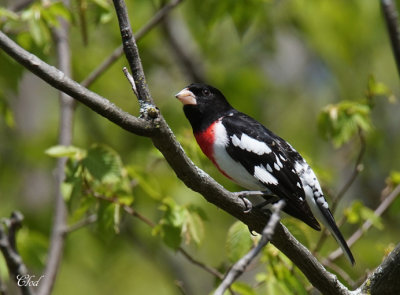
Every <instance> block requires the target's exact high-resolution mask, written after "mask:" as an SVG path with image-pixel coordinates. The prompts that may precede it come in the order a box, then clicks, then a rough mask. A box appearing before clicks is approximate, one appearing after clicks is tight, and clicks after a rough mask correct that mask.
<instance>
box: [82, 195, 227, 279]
mask: <svg viewBox="0 0 400 295" xmlns="http://www.w3.org/2000/svg"><path fill="white" fill-rule="evenodd" d="M88 192H89V194H90V195H92V196H93V197H95V198H96V199H99V200H103V201H107V202H110V203H113V204H116V205H119V206H120V207H121V208H122V209H123V210H124V211H125V212H126V213H128V214H129V215H131V216H133V217H136V218H138V219H139V220H141V221H143V222H144V223H146V224H147V225H148V226H150V227H151V228H153V227H155V226H156V224H155V223H154V222H153V221H151V220H150V219H148V218H147V217H145V216H144V215H142V214H140V213H139V212H137V211H136V210H135V209H133V208H132V207H131V206H128V205H126V204H123V203H121V202H120V201H119V200H118V198H116V197H114V198H110V197H106V196H104V195H101V194H99V193H97V192H95V191H93V190H91V189H90V188H89V187H88ZM178 252H179V253H181V254H182V255H183V256H184V257H185V258H186V259H187V260H188V261H189V262H191V263H192V264H194V265H197V266H198V267H200V268H202V269H203V270H205V271H206V272H208V273H210V274H212V275H213V276H215V277H216V278H218V279H221V280H222V279H223V274H221V273H220V272H219V271H218V270H216V269H214V268H212V267H210V266H207V265H205V264H204V263H202V262H200V261H198V260H196V259H195V258H193V257H192V256H191V255H190V254H189V253H188V252H186V250H185V249H183V248H182V247H179V248H178Z"/></svg>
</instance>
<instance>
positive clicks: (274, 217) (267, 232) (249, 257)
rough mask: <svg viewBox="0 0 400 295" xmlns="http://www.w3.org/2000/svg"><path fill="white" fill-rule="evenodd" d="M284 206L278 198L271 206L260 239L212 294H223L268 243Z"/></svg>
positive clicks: (283, 202)
mask: <svg viewBox="0 0 400 295" xmlns="http://www.w3.org/2000/svg"><path fill="white" fill-rule="evenodd" d="M284 206H285V201H284V200H280V201H279V202H278V203H276V204H274V205H273V206H272V214H271V216H270V218H269V221H268V223H267V225H266V226H265V228H264V230H263V232H262V236H261V239H260V241H259V242H258V244H257V246H256V247H254V248H253V249H251V250H250V251H249V252H248V253H247V254H246V255H245V256H243V257H242V258H241V259H240V260H239V261H238V262H236V263H235V264H234V265H233V266H232V268H231V269H230V270H229V272H228V273H227V274H226V276H225V278H224V279H223V280H222V282H221V284H220V285H219V287H218V288H217V290H216V291H215V292H214V295H223V294H224V292H225V291H226V289H227V288H229V287H230V286H231V285H232V284H233V282H234V281H235V280H236V279H237V278H238V277H239V276H240V275H241V274H243V273H244V272H245V271H246V268H247V266H248V265H249V264H250V262H251V261H253V259H254V258H255V257H256V256H257V255H258V253H260V251H261V250H262V248H264V247H265V245H267V244H268V243H269V241H270V240H271V238H272V236H273V234H274V232H275V227H276V225H277V224H278V223H279V220H280V219H281V217H280V213H281V210H282V208H283V207H284Z"/></svg>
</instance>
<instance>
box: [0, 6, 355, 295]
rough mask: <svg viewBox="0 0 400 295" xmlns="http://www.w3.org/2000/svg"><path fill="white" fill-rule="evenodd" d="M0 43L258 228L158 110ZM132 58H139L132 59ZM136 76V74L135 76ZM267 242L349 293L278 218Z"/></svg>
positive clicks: (321, 285) (256, 217)
mask: <svg viewBox="0 0 400 295" xmlns="http://www.w3.org/2000/svg"><path fill="white" fill-rule="evenodd" d="M118 2H120V1H115V3H117V4H118ZM117 11H119V10H117ZM125 17H127V14H126V13H124V14H123V15H121V16H120V17H119V18H120V19H122V22H121V23H122V24H124V25H123V28H125V29H124V30H123V32H124V35H125V37H128V38H124V40H125V43H124V44H127V45H128V48H129V44H128V43H129V42H135V41H134V39H133V38H131V37H129V30H128V32H127V31H126V24H127V22H126V20H124V18H125ZM0 47H1V48H3V49H4V50H5V52H7V53H8V54H9V55H10V56H12V57H13V58H14V59H16V60H17V61H18V62H20V63H21V64H23V65H24V66H25V67H26V68H28V69H29V70H31V71H32V72H34V73H35V74H37V75H38V76H39V77H41V78H42V79H44V80H45V81H46V82H48V83H49V84H51V85H53V86H54V87H56V88H57V89H60V90H62V91H65V92H66V93H68V94H70V95H71V96H73V97H75V98H76V99H77V100H79V101H82V102H83V103H84V104H86V105H88V106H89V107H91V108H92V109H93V110H94V111H96V112H98V113H99V114H101V115H102V116H104V117H106V118H108V119H109V120H111V121H113V122H114V123H115V124H117V125H119V126H121V127H122V128H124V129H126V130H128V131H130V132H132V133H135V134H138V135H144V136H148V137H151V139H152V141H153V143H154V145H155V147H156V148H158V149H159V150H160V151H161V153H162V154H163V155H164V157H165V159H166V160H167V162H168V163H169V165H170V166H171V168H172V169H173V170H174V172H175V173H176V175H177V176H178V178H179V179H181V180H182V181H183V182H184V183H185V185H186V186H187V187H189V188H191V189H192V190H194V191H196V192H199V193H200V194H202V195H203V196H204V198H205V199H206V200H207V201H209V202H211V203H213V204H214V205H216V206H217V207H219V208H221V209H223V210H224V211H226V212H227V213H229V214H231V215H232V216H234V217H236V218H237V219H239V220H241V221H242V222H244V223H245V224H247V225H248V226H249V228H250V229H252V230H255V231H257V232H262V230H263V228H264V227H265V224H266V223H267V221H268V216H266V215H265V214H264V213H263V212H261V211H260V210H256V209H255V210H252V211H251V212H250V213H247V214H246V213H244V211H245V209H246V208H245V205H244V204H243V202H242V201H241V200H240V199H238V198H236V197H235V195H234V194H232V193H230V192H228V191H227V190H225V189H224V188H223V187H222V186H221V185H220V184H218V183H217V182H216V181H215V180H213V179H212V178H211V177H210V176H208V175H207V174H206V173H205V172H203V171H202V170H201V169H199V168H197V167H196V166H195V165H194V164H193V162H192V161H191V160H190V159H189V158H188V157H187V156H186V154H185V153H184V151H183V149H182V147H181V146H180V144H179V143H178V142H177V141H176V138H175V136H174V134H173V133H172V131H171V129H170V128H169V126H168V125H167V123H166V122H165V121H164V119H163V117H162V116H161V114H160V113H158V117H157V120H149V119H148V118H147V119H141V118H135V117H133V116H130V115H129V114H126V113H125V112H123V111H122V110H120V109H119V108H117V107H116V106H114V105H113V104H111V103H110V102H109V101H107V100H106V99H104V98H102V97H100V96H98V95H97V94H94V93H93V92H90V91H88V90H87V89H85V88H84V87H82V86H81V85H79V84H78V83H76V82H74V81H72V80H71V79H69V78H67V77H65V76H64V75H63V73H61V72H60V71H58V70H56V69H55V68H53V67H50V66H48V65H46V64H45V63H43V62H42V61H41V60H39V59H38V58H37V57H34V56H33V55H31V54H29V53H27V52H26V51H25V50H23V49H21V48H20V47H19V46H18V45H16V44H15V43H14V42H13V41H11V40H10V39H9V38H7V37H6V36H5V35H4V34H3V33H0ZM130 48H131V49H132V48H133V50H136V51H137V47H135V46H134V47H130ZM133 56H135V55H133ZM137 62H138V61H136V62H132V63H137ZM132 73H133V77H135V83H136V87H137V89H138V91H139V89H141V88H143V87H144V88H147V85H146V84H145V83H143V81H144V80H141V78H142V77H144V74H143V69H142V68H141V67H133V71H132ZM137 78H139V80H138V79H137ZM138 81H139V82H138ZM141 91H142V92H146V91H143V89H142V90H140V91H139V93H141ZM140 95H143V94H140ZM141 97H142V98H141V99H143V96H141ZM150 98H151V97H150ZM144 99H149V97H147V96H145V97H144ZM144 101H146V100H144ZM142 103H143V101H142ZM154 123H156V124H154ZM271 243H273V244H274V245H275V246H276V247H277V248H278V249H279V250H281V251H282V252H283V253H284V254H285V255H286V256H287V257H288V258H289V259H291V260H292V261H293V262H294V263H295V264H296V266H297V267H298V268H299V269H300V270H301V271H302V272H303V273H304V274H305V276H306V277H307V278H308V279H309V281H310V282H311V284H313V285H314V286H315V287H316V288H317V289H319V290H320V291H321V292H322V293H323V294H348V293H349V291H348V290H347V289H346V288H345V287H344V286H343V285H342V284H341V283H340V282H339V281H338V280H337V278H336V277H335V276H334V275H332V274H330V273H329V272H327V271H326V270H325V268H324V267H323V266H322V265H321V264H320V263H319V262H318V261H317V260H316V259H315V257H313V256H312V254H311V253H310V252H309V251H308V250H307V249H306V248H305V247H304V246H303V245H301V244H300V243H299V242H298V241H297V240H296V239H295V238H294V237H293V236H292V235H291V234H290V233H289V232H288V230H287V229H286V228H285V227H284V226H282V225H281V224H278V225H277V227H276V229H275V234H274V236H273V238H272V240H271Z"/></svg>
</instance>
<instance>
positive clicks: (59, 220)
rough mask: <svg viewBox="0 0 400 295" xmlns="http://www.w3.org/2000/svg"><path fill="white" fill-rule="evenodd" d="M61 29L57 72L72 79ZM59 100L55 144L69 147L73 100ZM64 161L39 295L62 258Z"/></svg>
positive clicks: (62, 27) (65, 28)
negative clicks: (57, 134) (58, 119)
mask: <svg viewBox="0 0 400 295" xmlns="http://www.w3.org/2000/svg"><path fill="white" fill-rule="evenodd" d="M63 3H64V5H66V6H67V7H68V6H69V0H63ZM60 24H61V25H60V27H59V28H56V29H54V39H55V41H56V49H57V59H58V67H59V69H60V70H61V71H62V72H63V73H64V74H65V75H66V76H71V52H70V48H69V24H68V23H67V22H66V21H65V20H64V19H60ZM59 97H60V121H59V131H58V132H59V136H58V144H60V145H67V146H68V145H71V143H72V133H73V121H74V105H75V101H74V100H73V99H72V97H70V96H68V95H67V94H65V93H63V92H62V91H60V92H59ZM66 162H67V158H59V159H58V160H57V169H56V181H55V182H56V190H57V192H56V196H55V197H56V198H55V204H54V215H53V227H52V233H51V238H50V248H49V253H48V256H47V261H46V266H45V271H44V274H45V276H44V279H43V282H42V283H41V284H40V289H39V294H41V295H47V294H50V293H51V291H52V289H53V286H54V283H55V281H56V277H57V273H58V269H59V267H60V263H61V260H62V257H63V251H64V242H65V231H64V228H65V227H66V224H67V209H66V206H65V202H64V198H63V194H62V184H63V182H64V179H65V164H66Z"/></svg>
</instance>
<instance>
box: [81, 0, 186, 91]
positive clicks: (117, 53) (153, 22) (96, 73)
mask: <svg viewBox="0 0 400 295" xmlns="http://www.w3.org/2000/svg"><path fill="white" fill-rule="evenodd" d="M181 2H182V0H174V1H172V2H171V3H168V4H166V5H165V6H163V7H162V8H161V9H160V10H159V11H157V13H156V14H154V16H153V17H152V18H151V19H150V20H149V22H148V23H146V24H145V25H144V26H143V27H141V28H140V29H139V31H138V32H137V33H136V34H135V39H136V41H139V40H140V39H142V38H143V37H144V36H145V35H146V34H147V33H148V32H150V31H151V30H152V29H153V28H154V27H156V26H157V25H158V24H159V23H160V21H161V20H162V19H163V18H164V17H165V16H166V15H167V14H168V13H170V11H171V10H172V9H173V8H175V7H176V6H177V5H178V4H179V3H181ZM123 53H124V50H123V47H122V45H121V46H118V47H117V48H115V49H114V51H113V52H112V53H111V55H110V56H109V57H107V58H106V59H105V60H104V61H103V62H102V63H101V64H100V65H99V66H98V67H97V68H96V69H94V70H93V71H92V72H91V73H90V74H89V75H88V77H87V78H85V79H84V80H83V81H82V83H81V85H82V86H84V87H89V86H90V85H91V84H92V83H93V82H94V81H96V79H97V78H99V77H100V76H101V75H102V74H103V73H104V72H105V71H106V70H107V69H108V68H109V67H110V66H111V65H112V64H114V62H115V61H117V60H118V58H120V57H121V56H122V54H123Z"/></svg>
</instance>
